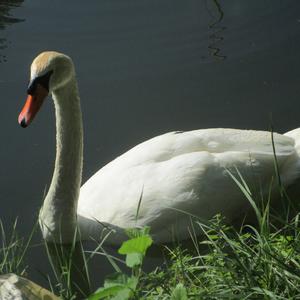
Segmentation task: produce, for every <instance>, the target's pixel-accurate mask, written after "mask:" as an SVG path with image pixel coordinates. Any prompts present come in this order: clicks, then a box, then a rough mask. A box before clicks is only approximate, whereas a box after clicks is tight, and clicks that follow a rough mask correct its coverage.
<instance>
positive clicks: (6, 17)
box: [0, 0, 24, 62]
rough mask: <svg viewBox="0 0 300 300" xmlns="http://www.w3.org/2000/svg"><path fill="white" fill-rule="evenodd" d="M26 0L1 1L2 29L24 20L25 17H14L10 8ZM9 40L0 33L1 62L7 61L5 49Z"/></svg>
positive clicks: (0, 22)
mask: <svg viewBox="0 0 300 300" xmlns="http://www.w3.org/2000/svg"><path fill="white" fill-rule="evenodd" d="M23 1H24V0H5V1H1V2H0V30H3V29H5V27H6V26H7V25H11V24H14V23H18V22H22V21H24V20H23V19H18V18H14V17H12V16H11V14H10V10H11V9H12V8H14V7H18V6H20V5H21V4H22V2H23ZM7 44H8V41H7V39H6V38H4V37H2V36H1V35H0V62H6V56H5V55H4V54H3V49H5V48H7Z"/></svg>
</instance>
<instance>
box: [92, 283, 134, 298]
mask: <svg viewBox="0 0 300 300" xmlns="http://www.w3.org/2000/svg"><path fill="white" fill-rule="evenodd" d="M124 289H128V288H127V287H125V286H123V285H114V286H110V287H103V288H100V289H98V290H97V291H96V292H95V293H94V294H92V295H90V296H89V297H88V300H99V299H103V298H106V297H109V296H115V295H117V294H118V293H119V292H120V291H121V290H124Z"/></svg>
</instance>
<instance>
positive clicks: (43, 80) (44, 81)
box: [27, 71, 53, 95]
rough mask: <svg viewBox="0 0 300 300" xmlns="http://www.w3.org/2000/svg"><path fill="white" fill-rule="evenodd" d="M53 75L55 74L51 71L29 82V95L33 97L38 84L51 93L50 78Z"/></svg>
mask: <svg viewBox="0 0 300 300" xmlns="http://www.w3.org/2000/svg"><path fill="white" fill-rule="evenodd" d="M52 73H53V71H49V72H47V73H46V74H44V75H42V76H39V77H35V78H34V79H32V80H31V81H30V82H29V85H28V88H27V94H28V95H33V94H34V92H35V90H36V87H37V84H40V85H41V86H42V87H43V88H45V89H46V90H47V91H48V92H49V81H50V77H51V75H52Z"/></svg>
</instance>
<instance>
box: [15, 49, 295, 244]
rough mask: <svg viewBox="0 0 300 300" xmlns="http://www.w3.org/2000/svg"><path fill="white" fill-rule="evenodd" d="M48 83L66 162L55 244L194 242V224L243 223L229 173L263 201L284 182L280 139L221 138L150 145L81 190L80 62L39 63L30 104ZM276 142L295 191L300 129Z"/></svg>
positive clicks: (59, 156)
mask: <svg viewBox="0 0 300 300" xmlns="http://www.w3.org/2000/svg"><path fill="white" fill-rule="evenodd" d="M47 74H50V75H49V79H48V80H49V81H48V85H49V91H50V92H51V93H52V95H53V99H54V103H55V108H56V128H57V153H56V161H55V169H54V175H53V178H52V182H51V186H50V188H49V191H48V194H47V196H46V198H45V201H44V204H43V207H42V209H41V212H40V224H41V229H42V233H43V236H44V238H45V239H46V240H48V241H56V242H63V243H68V242H71V241H72V239H73V235H74V231H75V227H76V226H77V225H76V224H78V225H79V228H80V231H81V238H82V239H89V238H90V237H93V238H99V237H100V236H101V232H102V230H103V229H106V226H107V227H108V228H113V229H114V230H115V233H112V234H111V235H110V236H109V239H108V242H110V243H112V244H120V242H121V241H122V240H123V239H124V233H123V229H125V228H130V227H136V226H150V227H151V233H152V236H153V238H154V240H155V241H156V242H158V243H164V242H170V241H171V240H172V239H173V238H174V237H175V238H176V239H187V238H188V237H189V229H188V227H189V226H190V215H194V216H197V217H199V218H200V219H202V220H208V219H210V218H211V217H213V216H214V215H215V214H217V213H222V214H223V215H224V216H226V217H227V219H228V221H230V222H235V220H237V219H241V218H243V216H244V214H245V212H246V210H247V209H248V207H249V204H248V202H247V200H246V199H245V197H244V195H243V193H242V192H241V190H240V189H239V188H238V187H237V185H236V183H235V182H234V181H233V180H232V178H231V177H230V176H229V175H228V172H227V171H228V170H229V171H231V172H233V173H234V174H236V170H239V172H240V173H241V174H242V176H243V178H244V179H245V181H246V182H247V183H248V184H249V186H251V188H252V189H253V191H254V192H255V191H256V192H258V193H261V194H265V195H266V194H267V192H268V190H269V184H270V182H271V178H272V176H274V175H275V168H274V153H273V147H272V136H271V133H270V132H264V131H253V130H237V129H222V128H219V129H202V130H194V131H189V132H170V133H166V134H163V135H160V136H157V137H155V138H153V139H150V140H148V141H146V142H144V143H141V144H139V145H137V146H135V147H134V148H132V149H131V150H129V151H128V152H126V153H125V154H123V155H121V156H119V157H118V158H116V159H115V160H113V161H112V162H110V163H109V164H107V165H106V166H104V167H103V168H102V169H100V170H99V171H98V172H97V173H96V174H95V175H93V176H92V177H91V178H90V179H89V180H88V181H87V182H86V183H85V184H84V185H83V186H82V187H81V189H80V184H81V172H82V145H83V143H82V124H81V122H82V121H81V111H80V101H79V96H78V91H77V84H76V79H75V71H74V67H73V63H72V61H71V59H70V58H69V57H67V56H65V55H63V54H60V53H57V52H44V53H42V54H40V55H39V56H38V57H37V58H36V59H35V60H34V62H33V64H32V69H31V79H32V82H34V84H35V87H36V88H35V90H34V89H32V90H30V93H31V94H30V95H29V98H28V99H29V100H30V99H32V98H34V99H40V98H43V97H42V96H40V93H42V94H43V93H45V90H47V86H46V85H47V84H46V85H45V80H44V79H41V78H45V76H46V75H47ZM47 76H48V75H47ZM41 91H42V92H41ZM29 100H28V101H29ZM29 102H30V101H29ZM32 103H36V102H30V103H29V104H30V105H32V107H33V108H31V106H30V108H29V110H27V109H28V107H29V104H26V105H27V106H26V105H25V107H24V109H23V111H22V112H21V114H20V116H19V122H20V124H21V125H22V126H24V127H25V126H27V125H28V124H29V123H30V121H31V120H32V118H33V117H34V115H35V113H36V111H37V109H38V108H39V106H38V108H37V109H34V104H32ZM273 137H274V142H275V150H276V156H277V161H278V166H279V170H280V175H281V181H282V183H283V184H284V185H285V186H289V185H291V184H292V183H293V182H295V181H296V180H297V179H298V178H299V171H300V167H299V151H298V150H299V149H298V147H299V145H298V144H299V142H300V129H296V130H294V131H291V132H288V133H286V134H285V135H280V134H277V133H274V136H273ZM140 199H141V205H140V208H139V212H138V215H137V208H138V204H139V201H140ZM105 232H107V231H105Z"/></svg>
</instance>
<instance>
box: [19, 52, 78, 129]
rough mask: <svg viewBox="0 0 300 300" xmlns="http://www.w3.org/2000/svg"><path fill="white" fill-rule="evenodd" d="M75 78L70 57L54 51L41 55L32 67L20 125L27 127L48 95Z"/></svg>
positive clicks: (20, 116)
mask: <svg viewBox="0 0 300 300" xmlns="http://www.w3.org/2000/svg"><path fill="white" fill-rule="evenodd" d="M73 76H74V66H73V62H72V60H71V58H70V57H68V56H66V55H64V54H62V53H58V52H54V51H47V52H42V53H41V54H39V55H38V56H37V57H36V58H35V59H34V60H33V62H32V65H31V72H30V82H29V85H28V89H27V94H28V97H27V100H26V103H25V105H24V107H23V109H22V111H21V113H20V115H19V118H18V121H19V124H20V125H21V126H22V127H27V126H28V125H29V124H30V123H31V121H32V120H33V118H34V116H35V115H36V113H37V112H38V110H39V109H40V107H41V106H42V104H43V102H44V100H45V99H46V97H47V96H48V94H49V93H52V92H53V91H55V90H58V89H60V88H61V87H63V86H65V85H66V84H67V83H68V82H69V81H70V79H71V78H72V77H73Z"/></svg>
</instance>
